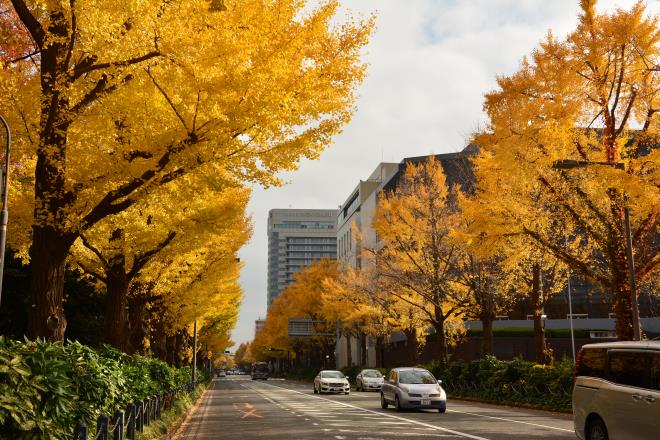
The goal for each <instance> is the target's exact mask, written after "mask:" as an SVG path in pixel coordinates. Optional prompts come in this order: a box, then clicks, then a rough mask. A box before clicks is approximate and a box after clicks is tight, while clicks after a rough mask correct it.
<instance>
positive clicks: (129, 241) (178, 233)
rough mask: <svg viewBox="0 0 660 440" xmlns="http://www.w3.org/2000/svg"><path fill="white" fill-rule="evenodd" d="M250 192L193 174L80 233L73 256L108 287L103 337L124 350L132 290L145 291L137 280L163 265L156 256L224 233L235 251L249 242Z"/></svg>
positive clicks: (167, 255) (194, 246)
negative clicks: (248, 214) (247, 212)
mask: <svg viewBox="0 0 660 440" xmlns="http://www.w3.org/2000/svg"><path fill="white" fill-rule="evenodd" d="M193 177H195V178H193ZM248 196H249V191H248V190H246V189H243V188H240V187H236V186H235V185H234V186H231V185H228V183H227V182H225V181H223V179H222V178H221V177H220V176H219V175H212V174H211V173H206V175H205V176H201V175H200V176H191V175H189V176H185V177H182V178H181V179H178V180H177V181H174V182H170V183H168V184H166V185H163V186H161V187H160V188H159V189H158V190H157V191H155V192H154V193H153V194H151V195H150V197H147V198H145V199H144V200H141V201H140V202H139V203H137V204H135V205H133V206H131V207H130V208H129V209H127V210H125V211H123V212H122V213H120V214H117V215H114V216H111V217H108V218H106V219H104V220H102V221H101V222H99V223H97V224H96V225H95V226H94V227H93V228H91V229H90V230H89V231H87V232H86V233H84V234H82V235H81V237H80V239H79V240H78V241H77V242H76V244H75V245H74V248H73V254H72V256H73V259H74V261H75V264H76V265H77V266H78V267H80V268H81V269H82V271H83V272H84V273H86V274H89V275H91V276H93V277H94V278H95V279H97V280H98V281H100V282H101V283H102V284H103V286H104V287H105V290H106V300H105V301H106V315H105V322H106V332H105V336H106V338H107V341H108V342H109V343H110V344H112V345H114V346H115V347H117V348H119V349H122V350H125V349H126V346H127V343H128V338H127V336H128V335H127V332H126V330H127V323H128V316H127V309H128V307H127V306H128V296H129V292H134V295H138V294H139V292H141V291H142V290H143V289H141V288H136V287H137V286H136V284H138V285H141V286H144V285H145V284H146V283H145V282H144V281H143V279H148V278H150V275H149V273H148V272H149V270H150V269H152V268H153V267H157V268H159V269H160V268H161V266H162V264H160V262H158V260H162V259H165V260H167V259H169V258H172V255H176V254H179V253H185V252H187V251H189V250H191V249H198V248H200V247H204V246H206V245H207V243H209V242H211V243H214V244H218V245H219V243H218V240H217V239H216V237H219V236H223V235H224V236H227V237H232V239H233V241H231V242H227V241H225V243H226V244H228V245H230V246H231V248H230V249H231V250H233V251H234V253H235V252H236V251H237V250H238V248H240V246H242V245H243V244H244V243H245V239H246V238H247V236H248V235H247V233H246V232H247V231H249V230H250V225H249V222H248V221H246V219H245V209H246V206H247V200H248ZM216 251H217V252H226V251H227V250H225V249H220V248H218V249H216ZM154 261H156V262H155V263H154ZM150 263H152V264H150Z"/></svg>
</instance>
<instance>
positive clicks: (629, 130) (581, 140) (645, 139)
mask: <svg viewBox="0 0 660 440" xmlns="http://www.w3.org/2000/svg"><path fill="white" fill-rule="evenodd" d="M580 4H581V7H582V12H581V15H580V20H579V23H578V26H577V28H576V29H575V30H574V31H573V32H571V33H570V34H569V35H568V36H567V37H566V38H565V39H558V38H556V37H555V36H553V35H552V34H551V33H549V34H548V36H547V38H546V39H545V40H544V41H543V42H542V43H541V44H540V45H539V46H538V47H537V48H536V49H535V50H534V51H533V52H532V54H531V55H530V57H529V58H525V59H524V60H523V61H522V63H521V65H520V69H519V70H518V71H517V72H516V73H514V74H513V75H510V76H504V77H500V78H498V80H497V82H498V88H497V89H496V90H495V91H493V92H490V93H488V94H487V95H486V100H485V103H484V110H485V111H486V113H487V115H488V117H489V121H490V122H489V125H488V127H487V128H486V129H485V130H484V131H483V132H482V133H480V134H479V135H478V136H477V137H476V139H475V142H476V143H477V144H479V146H480V155H479V157H478V158H476V159H475V161H474V163H475V167H476V174H477V185H478V188H477V193H478V197H479V199H480V200H481V203H480V207H481V209H480V210H479V211H475V213H476V214H477V215H476V216H475V222H476V223H480V224H481V227H480V228H479V229H480V230H481V232H483V233H484V234H490V235H499V236H506V235H510V236H516V235H519V236H524V237H525V238H526V239H527V240H529V241H530V242H532V243H533V244H534V245H535V246H537V247H538V248H540V249H542V250H543V251H544V252H547V253H550V254H552V256H553V258H556V259H558V260H561V261H562V262H563V264H565V265H566V266H568V267H569V268H570V269H571V271H572V272H573V273H575V274H579V276H581V277H583V278H585V279H587V280H589V281H591V282H592V283H594V284H595V285H596V286H598V287H600V288H601V289H602V290H604V291H606V292H610V293H611V297H612V301H613V306H612V307H613V312H614V313H615V314H616V332H617V336H618V337H619V338H620V339H632V338H633V335H634V329H633V313H635V314H636V313H637V310H634V309H633V307H632V296H631V284H630V277H629V273H628V268H629V265H630V264H632V262H633V261H634V275H635V277H636V279H637V282H639V283H645V282H648V281H649V280H650V279H653V278H655V279H657V272H658V266H659V264H660V257H659V255H658V251H659V250H660V246H658V241H657V233H658V210H659V209H660V192H659V191H658V187H659V186H658V182H659V175H660V174H659V170H658V163H660V160H659V159H660V149H659V148H658V136H657V132H658V124H659V123H658V119H657V111H658V109H659V108H660V107H659V106H660V103H659V102H658V99H659V98H660V95H659V94H658V92H659V91H660V87H659V85H660V68H659V67H658V66H659V65H660V58H659V50H660V46H659V43H660V31H659V29H658V18H657V17H655V16H651V15H649V14H647V12H646V11H645V8H644V4H643V3H642V2H638V3H636V4H635V5H634V6H633V7H632V8H630V9H628V10H625V9H617V10H615V11H614V12H611V13H606V12H603V13H598V12H597V11H596V1H595V0H581V2H580ZM626 208H627V210H628V212H629V214H630V225H631V236H632V251H633V260H632V261H631V260H630V259H629V258H628V257H627V255H626V235H627V234H626V225H625V217H626Z"/></svg>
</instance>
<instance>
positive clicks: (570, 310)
mask: <svg viewBox="0 0 660 440" xmlns="http://www.w3.org/2000/svg"><path fill="white" fill-rule="evenodd" d="M568 319H569V321H568V322H570V324H571V349H572V350H573V363H575V334H574V333H573V297H572V296H571V271H570V270H569V271H568Z"/></svg>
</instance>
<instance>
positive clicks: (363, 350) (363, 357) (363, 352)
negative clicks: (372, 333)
mask: <svg viewBox="0 0 660 440" xmlns="http://www.w3.org/2000/svg"><path fill="white" fill-rule="evenodd" d="M360 365H361V366H363V367H366V366H367V335H365V334H364V333H360Z"/></svg>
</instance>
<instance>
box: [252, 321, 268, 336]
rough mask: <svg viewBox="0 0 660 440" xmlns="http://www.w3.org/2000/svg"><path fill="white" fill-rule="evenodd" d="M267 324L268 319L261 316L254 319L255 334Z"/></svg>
mask: <svg viewBox="0 0 660 440" xmlns="http://www.w3.org/2000/svg"><path fill="white" fill-rule="evenodd" d="M265 326H266V320H265V319H262V318H259V319H257V320H255V321H254V335H255V336H256V335H257V333H259V332H260V331H261V330H262V329H263V328H264V327H265Z"/></svg>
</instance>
